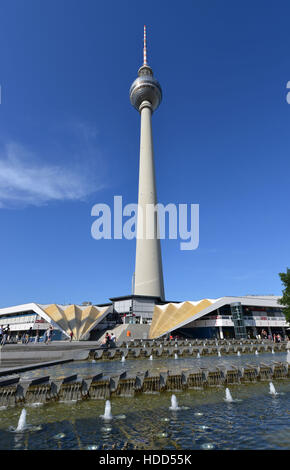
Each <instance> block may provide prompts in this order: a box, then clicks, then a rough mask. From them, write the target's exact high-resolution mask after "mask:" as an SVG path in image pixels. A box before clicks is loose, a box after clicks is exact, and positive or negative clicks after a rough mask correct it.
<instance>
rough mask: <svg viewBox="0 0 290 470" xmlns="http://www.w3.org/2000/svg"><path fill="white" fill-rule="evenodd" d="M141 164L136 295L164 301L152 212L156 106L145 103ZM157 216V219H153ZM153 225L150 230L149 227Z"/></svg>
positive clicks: (154, 196)
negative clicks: (153, 129) (154, 111)
mask: <svg viewBox="0 0 290 470" xmlns="http://www.w3.org/2000/svg"><path fill="white" fill-rule="evenodd" d="M140 114H141V132H140V164H139V194H138V218H137V241H136V264H135V286H134V294H135V295H146V296H151V297H160V298H161V299H162V300H163V299H164V284H163V271H162V258H161V246H160V239H159V238H158V216H157V213H156V212H151V211H150V210H148V208H149V205H151V207H153V206H154V207H155V206H156V204H157V193H156V181H155V166H154V152H153V139H152V122H151V117H152V106H151V103H150V102H149V101H143V102H142V104H141V106H140ZM152 214H153V217H152ZM148 224H150V227H149V226H148Z"/></svg>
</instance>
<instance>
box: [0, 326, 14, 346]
mask: <svg viewBox="0 0 290 470" xmlns="http://www.w3.org/2000/svg"><path fill="white" fill-rule="evenodd" d="M10 336H11V332H10V327H9V325H7V326H6V327H5V328H4V327H3V325H1V326H0V344H1V346H4V344H5V343H7V342H8V343H9V341H10Z"/></svg>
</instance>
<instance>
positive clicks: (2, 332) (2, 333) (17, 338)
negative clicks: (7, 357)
mask: <svg viewBox="0 0 290 470" xmlns="http://www.w3.org/2000/svg"><path fill="white" fill-rule="evenodd" d="M52 335H53V328H52V326H50V327H49V328H47V330H46V331H45V333H44V337H43V342H44V343H45V344H48V343H50V342H51V340H52ZM39 341H40V332H39V329H37V330H36V333H35V336H34V335H33V328H32V327H30V328H29V330H27V331H24V332H23V333H21V332H17V333H16V335H13V336H12V334H11V330H10V326H9V325H7V326H6V327H5V328H4V327H3V325H1V326H0V345H1V346H4V344H6V343H10V342H12V343H19V342H21V343H22V344H28V343H29V342H34V343H39Z"/></svg>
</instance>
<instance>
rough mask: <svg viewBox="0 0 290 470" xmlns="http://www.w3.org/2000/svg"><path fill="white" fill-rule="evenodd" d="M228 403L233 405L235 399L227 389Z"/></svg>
mask: <svg viewBox="0 0 290 470" xmlns="http://www.w3.org/2000/svg"><path fill="white" fill-rule="evenodd" d="M226 401H227V402H229V403H231V402H232V401H233V397H232V395H231V392H230V391H229V389H228V388H226Z"/></svg>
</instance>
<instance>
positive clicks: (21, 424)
mask: <svg viewBox="0 0 290 470" xmlns="http://www.w3.org/2000/svg"><path fill="white" fill-rule="evenodd" d="M25 428H26V410H25V408H23V410H22V411H21V414H20V418H19V421H18V425H17V428H16V429H15V431H16V432H22V431H24V429H25Z"/></svg>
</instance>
